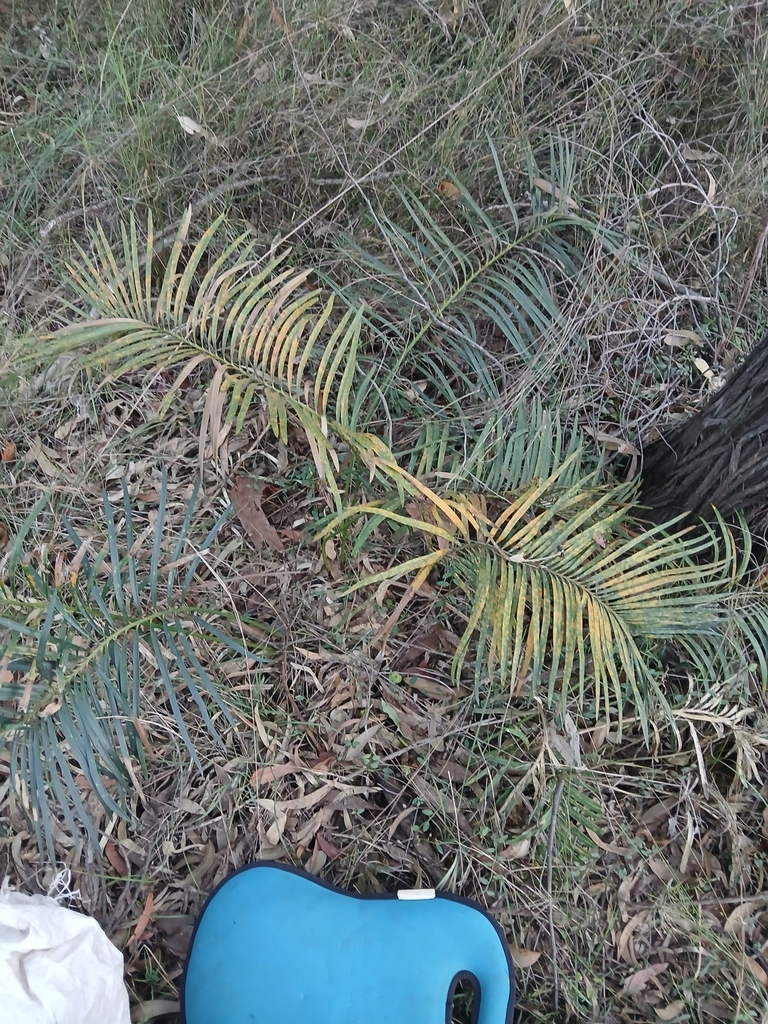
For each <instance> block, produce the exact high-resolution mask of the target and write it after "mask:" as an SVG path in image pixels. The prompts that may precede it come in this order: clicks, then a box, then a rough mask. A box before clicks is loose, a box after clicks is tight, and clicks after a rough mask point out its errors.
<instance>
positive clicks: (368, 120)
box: [347, 117, 376, 132]
mask: <svg viewBox="0 0 768 1024" xmlns="http://www.w3.org/2000/svg"><path fill="white" fill-rule="evenodd" d="M347 124H348V125H349V127H350V128H353V129H354V130H355V131H356V132H361V131H363V129H365V128H370V126H371V125H372V124H376V118H373V117H348V118H347Z"/></svg>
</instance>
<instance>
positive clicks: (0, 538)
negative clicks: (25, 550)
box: [0, 523, 8, 551]
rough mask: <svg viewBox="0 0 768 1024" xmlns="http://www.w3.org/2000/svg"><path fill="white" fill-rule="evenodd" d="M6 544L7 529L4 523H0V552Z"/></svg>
mask: <svg viewBox="0 0 768 1024" xmlns="http://www.w3.org/2000/svg"><path fill="white" fill-rule="evenodd" d="M7 543H8V527H7V526H6V525H5V523H0V551H2V549H3V548H4V547H5V545H6V544H7Z"/></svg>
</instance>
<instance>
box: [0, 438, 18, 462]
mask: <svg viewBox="0 0 768 1024" xmlns="http://www.w3.org/2000/svg"><path fill="white" fill-rule="evenodd" d="M15 458H16V445H15V444H14V443H13V441H6V442H5V444H4V445H3V450H2V452H0V462H13V460H14V459H15Z"/></svg>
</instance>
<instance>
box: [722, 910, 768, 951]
mask: <svg viewBox="0 0 768 1024" xmlns="http://www.w3.org/2000/svg"><path fill="white" fill-rule="evenodd" d="M762 905H763V901H762V900H745V901H744V903H740V904H739V905H738V906H737V907H736V908H735V909H734V910H732V911H731V912H730V914H729V915H728V918H727V920H726V922H725V925H724V926H723V927H724V929H725V933H726V935H731V936H733V938H734V939H737V940H738V941H739V942H744V931H745V924H746V920H747V918H748V917H751V915H752V914H753V913H754V912H755V910H757V908H758V907H761V906H762Z"/></svg>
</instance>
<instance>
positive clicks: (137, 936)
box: [129, 892, 155, 945]
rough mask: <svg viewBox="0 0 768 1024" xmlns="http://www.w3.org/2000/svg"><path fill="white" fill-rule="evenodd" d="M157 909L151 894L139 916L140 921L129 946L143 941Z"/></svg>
mask: <svg viewBox="0 0 768 1024" xmlns="http://www.w3.org/2000/svg"><path fill="white" fill-rule="evenodd" d="M154 909H155V897H154V895H153V894H152V893H151V892H150V893H149V894H148V895H147V902H146V903H145V904H144V909H143V910H142V912H141V914H140V915H139V920H138V921H137V922H136V927H135V928H134V929H133V934H132V935H131V938H130V939H129V945H136V943H138V942H140V941H141V938H142V936H143V935H144V932H145V931H146V930H147V927H148V926H149V922H150V921H151V920H152V911H153V910H154Z"/></svg>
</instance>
